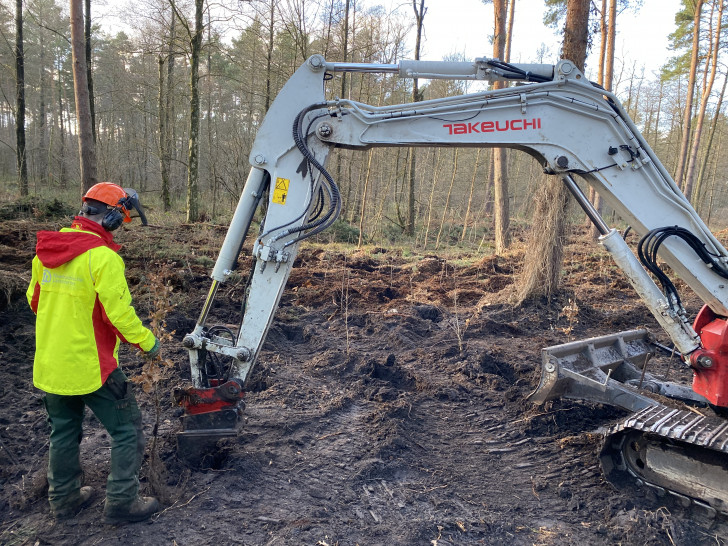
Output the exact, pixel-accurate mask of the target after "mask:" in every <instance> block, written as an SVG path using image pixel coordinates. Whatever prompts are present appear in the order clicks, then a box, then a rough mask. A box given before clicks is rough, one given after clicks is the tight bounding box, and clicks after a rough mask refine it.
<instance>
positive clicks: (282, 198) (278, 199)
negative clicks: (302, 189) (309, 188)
mask: <svg viewBox="0 0 728 546" xmlns="http://www.w3.org/2000/svg"><path fill="white" fill-rule="evenodd" d="M290 183H291V181H290V180H288V179H287V178H276V188H275V189H274V190H273V202H274V203H278V204H279V205H285V204H286V197H288V185H289V184H290Z"/></svg>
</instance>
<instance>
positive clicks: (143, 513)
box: [104, 497, 159, 525]
mask: <svg viewBox="0 0 728 546" xmlns="http://www.w3.org/2000/svg"><path fill="white" fill-rule="evenodd" d="M158 511H159V501H157V499H155V498H154V497H137V498H136V499H134V500H133V501H131V502H130V503H127V504H109V503H108V501H107V502H106V505H105V506H104V523H108V524H110V525H114V524H118V523H131V522H136V521H144V520H147V519H149V518H150V517H151V516H152V514H154V513H155V512H158Z"/></svg>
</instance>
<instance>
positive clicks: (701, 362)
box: [695, 355, 713, 368]
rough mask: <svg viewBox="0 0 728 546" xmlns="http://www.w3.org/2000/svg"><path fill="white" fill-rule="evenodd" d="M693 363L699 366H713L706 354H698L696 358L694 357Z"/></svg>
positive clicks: (711, 360)
mask: <svg viewBox="0 0 728 546" xmlns="http://www.w3.org/2000/svg"><path fill="white" fill-rule="evenodd" d="M695 363H696V364H697V365H698V366H700V367H701V368H712V367H713V359H712V358H711V357H709V356H708V355H700V356H699V357H698V358H696V359H695Z"/></svg>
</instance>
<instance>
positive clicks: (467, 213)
mask: <svg viewBox="0 0 728 546" xmlns="http://www.w3.org/2000/svg"><path fill="white" fill-rule="evenodd" d="M482 151H483V149H482V148H478V153H477V154H476V155H475V167H473V176H472V178H471V179H470V192H469V193H468V205H467V207H466V208H465V220H463V231H462V233H461V234H460V241H465V235H466V233H467V231H468V223H469V222H470V210H471V208H472V206H473V193H474V191H475V180H476V179H477V177H478V166H479V165H480V153H481V152H482Z"/></svg>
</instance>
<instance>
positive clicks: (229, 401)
mask: <svg viewBox="0 0 728 546" xmlns="http://www.w3.org/2000/svg"><path fill="white" fill-rule="evenodd" d="M243 396H245V393H244V392H243V389H242V388H241V387H240V385H239V384H238V383H237V382H236V381H228V382H227V383H223V384H222V385H219V386H217V387H211V388H209V389H197V388H189V389H184V390H177V391H175V393H174V399H175V402H177V404H178V405H179V406H182V408H184V410H185V413H186V414H187V415H198V414H200V413H210V412H213V411H221V410H223V409H227V408H233V407H235V406H237V405H238V403H239V402H240V401H241V400H242V399H243Z"/></svg>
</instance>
